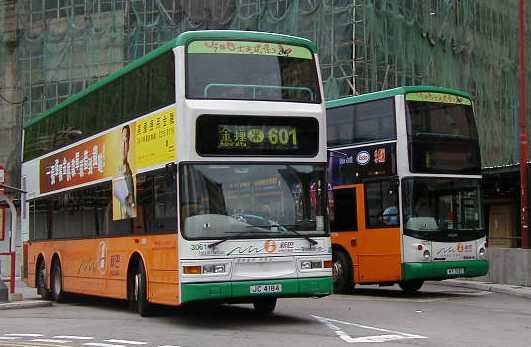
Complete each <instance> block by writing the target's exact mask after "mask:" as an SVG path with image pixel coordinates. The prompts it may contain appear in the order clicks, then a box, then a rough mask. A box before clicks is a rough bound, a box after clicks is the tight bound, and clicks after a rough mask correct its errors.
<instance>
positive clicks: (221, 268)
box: [203, 264, 226, 274]
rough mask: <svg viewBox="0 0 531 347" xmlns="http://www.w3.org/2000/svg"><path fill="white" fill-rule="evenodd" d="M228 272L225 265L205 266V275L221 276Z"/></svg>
mask: <svg viewBox="0 0 531 347" xmlns="http://www.w3.org/2000/svg"><path fill="white" fill-rule="evenodd" d="M225 272H226V266H225V264H208V265H203V273H204V274H221V273H225Z"/></svg>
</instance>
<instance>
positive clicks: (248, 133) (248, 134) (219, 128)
mask: <svg viewBox="0 0 531 347" xmlns="http://www.w3.org/2000/svg"><path fill="white" fill-rule="evenodd" d="M196 149H197V152H198V153H199V154H200V155H216V156H217V155H228V156H232V155H249V156H254V155H260V156H262V155H263V156H266V155H267V156H276V155H279V156H286V155H289V156H313V155H315V154H317V152H318V149H319V123H318V121H317V119H315V118H312V117H263V116H226V115H202V116H200V117H199V118H198V119H197V126H196Z"/></svg>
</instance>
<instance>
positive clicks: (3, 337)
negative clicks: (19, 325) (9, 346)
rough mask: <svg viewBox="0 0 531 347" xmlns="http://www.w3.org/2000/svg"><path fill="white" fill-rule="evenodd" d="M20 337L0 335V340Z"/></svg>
mask: <svg viewBox="0 0 531 347" xmlns="http://www.w3.org/2000/svg"><path fill="white" fill-rule="evenodd" d="M16 339H20V337H19V336H0V340H16Z"/></svg>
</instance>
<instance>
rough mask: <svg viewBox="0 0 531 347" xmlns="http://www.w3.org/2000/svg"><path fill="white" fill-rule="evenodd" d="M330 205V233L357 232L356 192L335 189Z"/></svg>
mask: <svg viewBox="0 0 531 347" xmlns="http://www.w3.org/2000/svg"><path fill="white" fill-rule="evenodd" d="M329 203H330V205H331V206H330V211H331V213H330V231H332V232H338V231H357V230H358V221H357V215H358V214H357V210H356V209H357V204H356V190H355V189H352V188H348V189H335V190H333V191H332V199H329Z"/></svg>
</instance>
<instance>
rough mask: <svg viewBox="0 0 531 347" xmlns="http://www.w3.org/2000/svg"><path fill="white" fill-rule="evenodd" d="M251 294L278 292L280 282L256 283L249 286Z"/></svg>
mask: <svg viewBox="0 0 531 347" xmlns="http://www.w3.org/2000/svg"><path fill="white" fill-rule="evenodd" d="M250 291H251V294H262V293H280V292H282V284H279V283H277V284H258V285H256V286H251V287H250Z"/></svg>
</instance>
